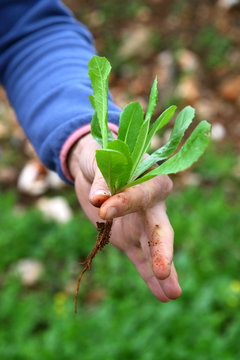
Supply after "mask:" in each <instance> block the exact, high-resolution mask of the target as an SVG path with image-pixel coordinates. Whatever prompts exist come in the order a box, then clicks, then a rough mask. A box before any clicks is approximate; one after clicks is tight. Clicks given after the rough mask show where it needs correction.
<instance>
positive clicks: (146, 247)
mask: <svg viewBox="0 0 240 360" xmlns="http://www.w3.org/2000/svg"><path fill="white" fill-rule="evenodd" d="M98 148H99V145H98V144H97V142H96V141H95V140H94V139H93V138H92V136H91V134H88V135H86V136H84V137H83V138H81V139H80V140H79V141H78V142H77V143H76V144H75V146H74V148H73V149H72V151H71V154H70V156H69V160H68V165H69V169H70V172H71V174H72V176H73V178H74V179H75V190H76V194H77V197H78V200H79V202H80V204H81V207H82V209H83V210H84V212H85V213H86V215H87V216H88V218H89V219H90V220H91V222H92V223H93V224H94V225H95V226H96V222H97V221H102V220H109V219H114V221H113V227H112V235H111V239H110V241H111V243H112V244H113V245H114V246H115V247H117V248H118V249H120V250H122V251H124V252H125V253H126V255H127V256H128V257H129V259H130V260H131V261H132V263H133V264H134V265H135V267H136V269H137V271H138V272H139V274H140V276H141V277H142V278H143V280H144V281H145V282H146V284H147V285H148V287H149V289H150V290H151V292H152V293H153V295H154V296H155V297H156V298H157V299H159V300H160V301H162V302H167V301H169V300H170V299H176V298H177V297H179V296H180V295H181V288H180V286H179V283H178V276H177V272H176V270H175V267H174V264H173V262H172V258H173V238H174V233H173V229H172V227H171V224H170V222H169V219H168V216H167V214H166V206H165V199H166V197H167V195H168V194H169V192H170V191H171V189H172V182H171V180H170V179H169V177H168V176H166V175H161V176H157V177H155V178H154V179H152V180H149V181H146V182H144V183H142V184H139V185H136V186H133V187H131V188H128V189H126V190H124V191H123V192H121V193H119V194H116V195H114V196H112V197H110V196H111V194H110V191H109V189H108V187H107V185H106V183H105V180H104V178H103V177H102V174H101V172H100V171H99V169H98V167H97V164H96V160H95V151H96V149H98ZM98 207H100V209H98Z"/></svg>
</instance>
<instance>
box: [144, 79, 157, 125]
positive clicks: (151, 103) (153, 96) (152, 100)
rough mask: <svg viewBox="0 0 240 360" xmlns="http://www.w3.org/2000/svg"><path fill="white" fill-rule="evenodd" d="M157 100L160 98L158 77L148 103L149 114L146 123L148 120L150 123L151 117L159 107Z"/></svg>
mask: <svg viewBox="0 0 240 360" xmlns="http://www.w3.org/2000/svg"><path fill="white" fill-rule="evenodd" d="M157 98H158V90H157V77H155V80H154V82H153V85H152V89H151V92H150V96H149V103H148V108H147V113H146V116H145V121H147V120H148V121H149V122H150V120H151V117H152V115H153V113H154V110H155V107H156V105H157Z"/></svg>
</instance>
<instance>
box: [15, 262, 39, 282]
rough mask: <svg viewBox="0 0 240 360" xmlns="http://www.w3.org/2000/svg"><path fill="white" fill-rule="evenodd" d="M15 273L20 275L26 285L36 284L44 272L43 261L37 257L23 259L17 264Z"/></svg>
mask: <svg viewBox="0 0 240 360" xmlns="http://www.w3.org/2000/svg"><path fill="white" fill-rule="evenodd" d="M14 270H15V271H14V272H15V273H16V274H17V275H18V276H19V277H20V281H21V283H22V284H23V285H24V286H34V285H36V284H37V283H38V282H39V280H40V278H41V276H42V274H43V272H44V267H43V265H42V263H41V262H40V261H38V260H35V259H21V260H20V261H19V262H18V263H17V264H16V266H15V269H14Z"/></svg>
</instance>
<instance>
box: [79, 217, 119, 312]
mask: <svg viewBox="0 0 240 360" xmlns="http://www.w3.org/2000/svg"><path fill="white" fill-rule="evenodd" d="M112 223H113V221H112V220H107V221H106V222H105V223H104V222H101V223H100V222H97V230H98V236H97V241H96V243H95V246H94V248H93V250H92V252H91V254H89V255H88V257H87V259H86V260H85V261H84V262H83V263H81V264H82V265H85V267H84V269H83V270H82V272H81V274H80V275H79V278H78V282H77V288H76V294H75V314H77V298H78V292H79V286H80V282H81V279H82V276H83V274H84V273H85V272H86V271H87V269H88V268H89V267H90V265H91V263H92V260H93V258H94V257H95V255H96V254H97V253H98V251H100V250H102V249H103V248H104V246H105V245H107V244H108V243H109V241H110V236H111V229H112Z"/></svg>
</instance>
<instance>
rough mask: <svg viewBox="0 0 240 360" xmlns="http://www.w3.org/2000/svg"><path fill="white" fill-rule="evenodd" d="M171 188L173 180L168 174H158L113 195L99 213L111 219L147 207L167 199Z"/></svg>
mask: <svg viewBox="0 0 240 360" xmlns="http://www.w3.org/2000/svg"><path fill="white" fill-rule="evenodd" d="M171 189H172V182H171V180H170V179H169V177H168V176H166V175H160V176H156V177H155V178H154V179H151V180H148V181H146V182H144V183H142V184H139V185H135V186H132V187H130V188H128V189H126V190H124V191H123V192H120V193H119V194H116V195H114V196H112V197H111V198H110V199H108V200H107V201H106V202H105V203H104V204H103V205H102V206H101V208H100V210H99V215H100V217H101V218H102V219H106V220H110V219H113V218H114V217H119V216H123V215H126V214H130V213H134V212H136V211H139V210H144V209H147V208H149V207H152V206H153V205H154V204H156V203H157V202H159V201H161V200H163V199H165V198H166V197H167V195H168V194H169V192H170V191H171Z"/></svg>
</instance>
